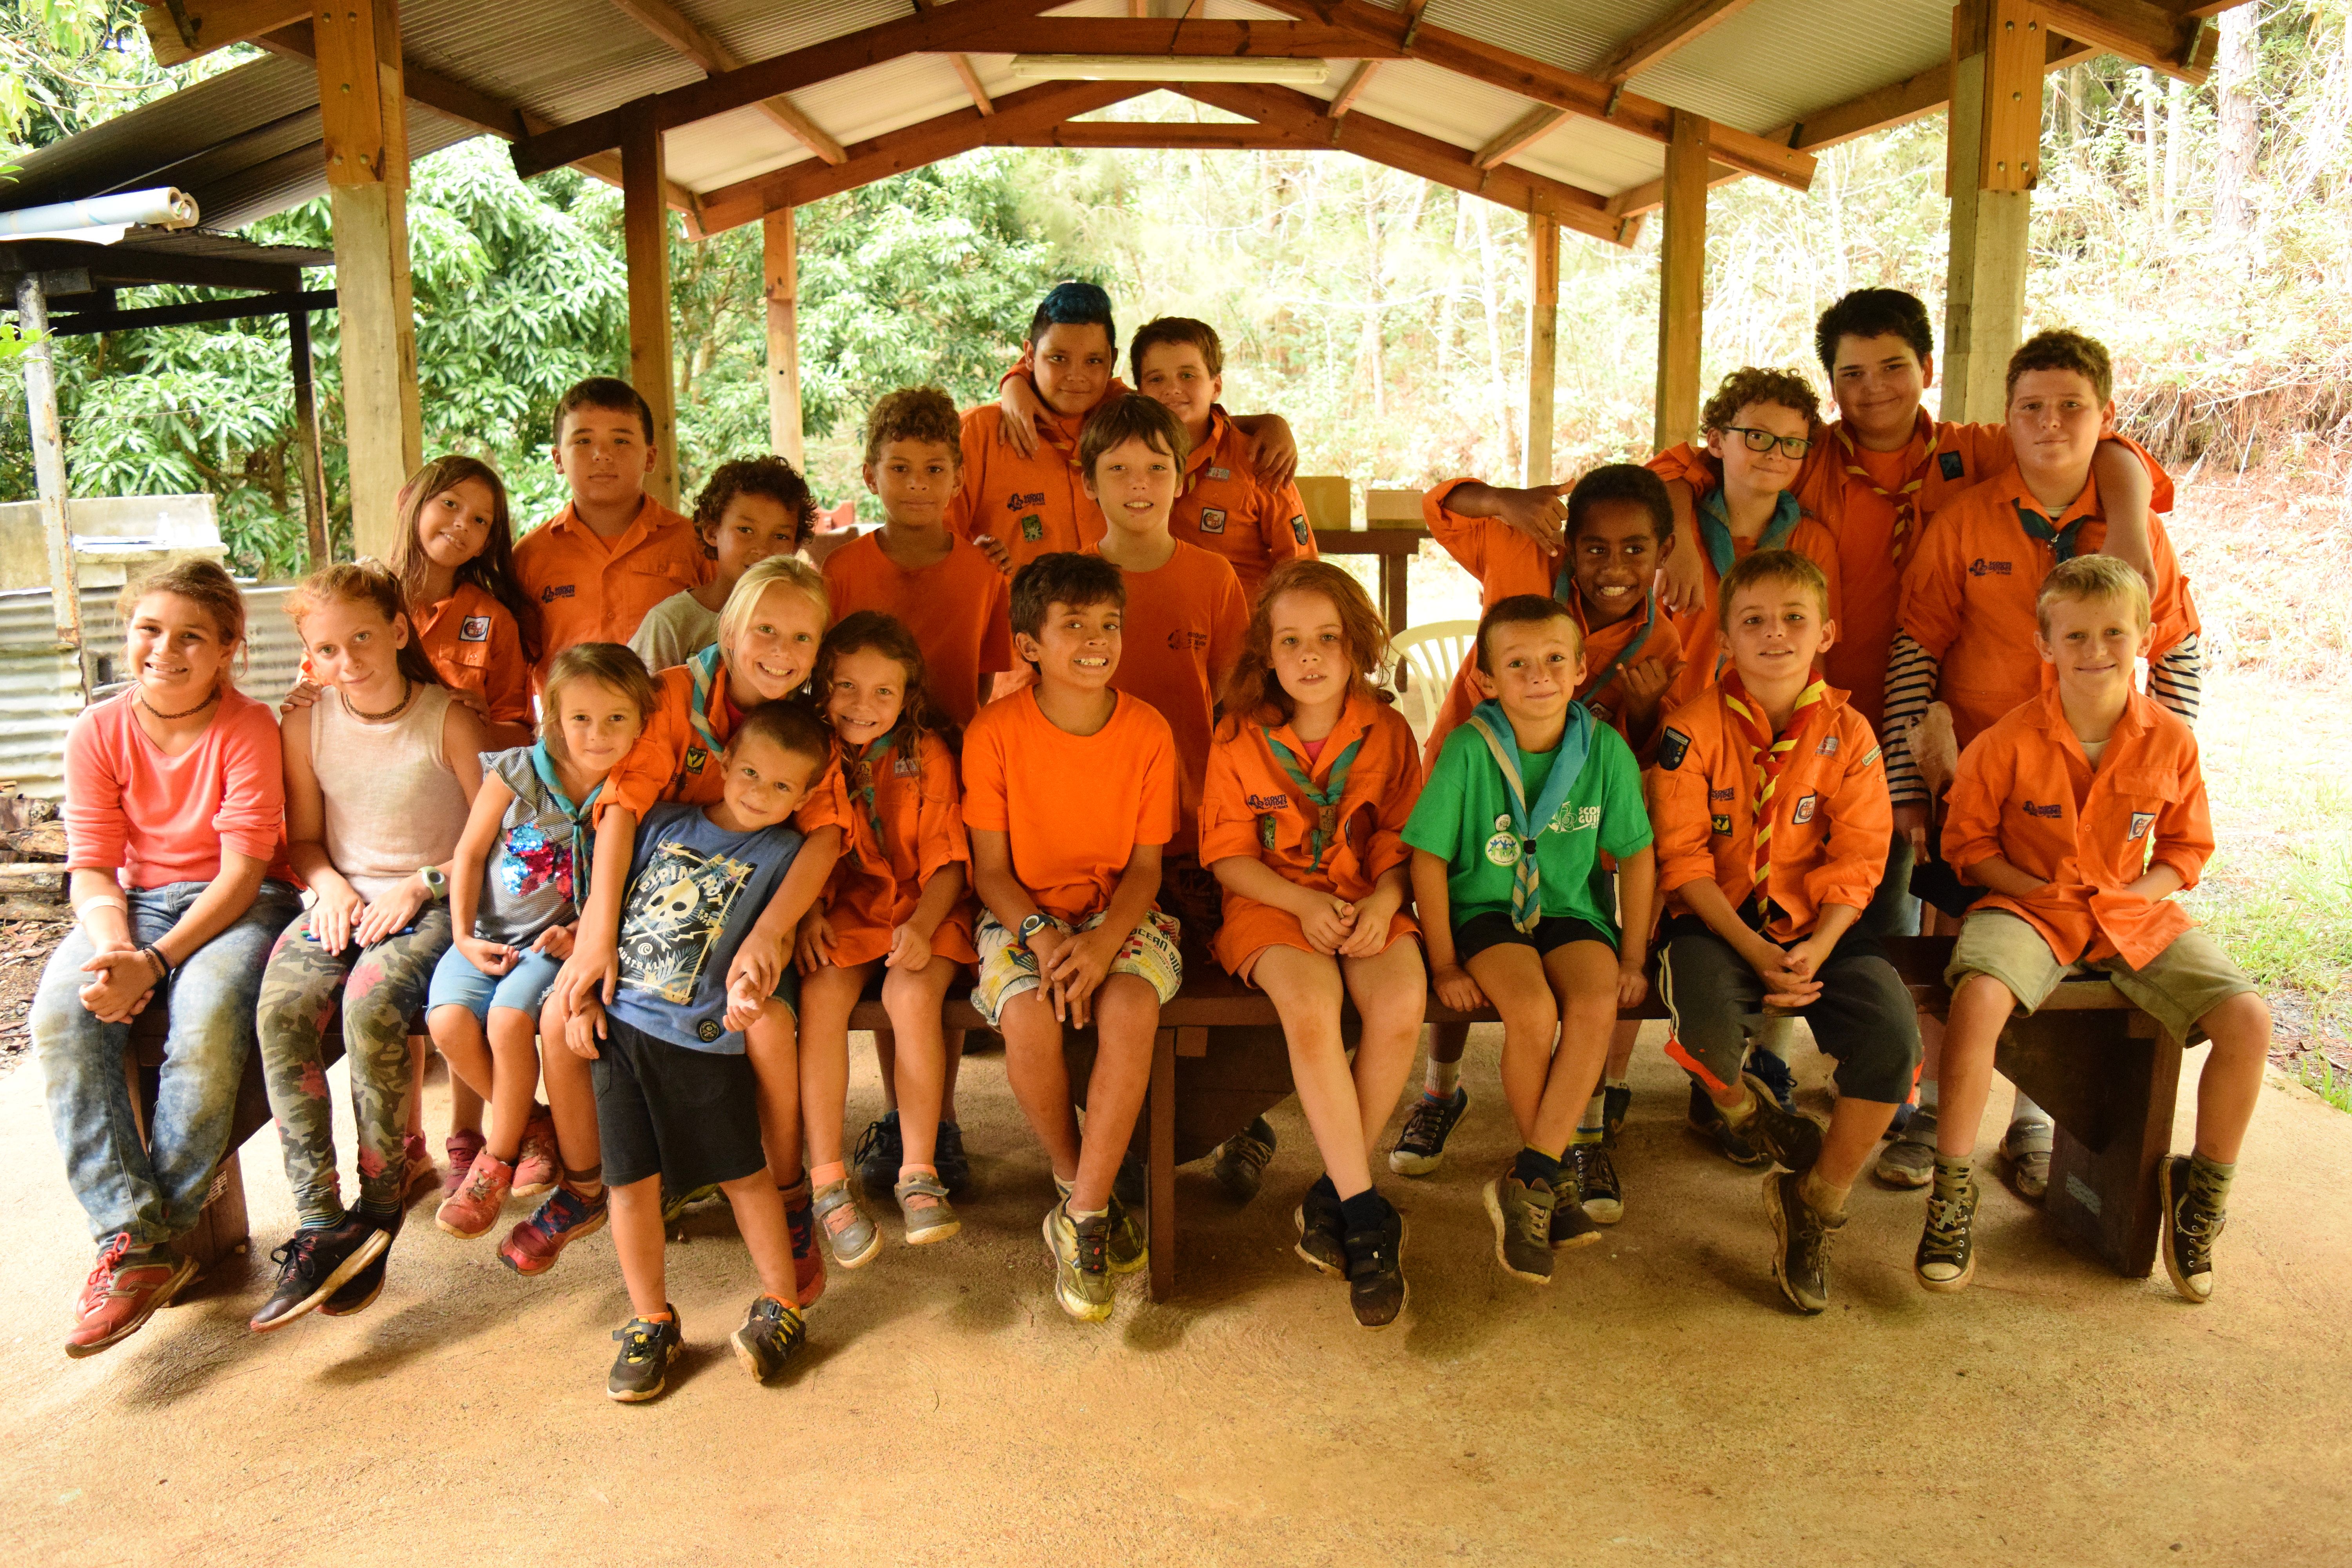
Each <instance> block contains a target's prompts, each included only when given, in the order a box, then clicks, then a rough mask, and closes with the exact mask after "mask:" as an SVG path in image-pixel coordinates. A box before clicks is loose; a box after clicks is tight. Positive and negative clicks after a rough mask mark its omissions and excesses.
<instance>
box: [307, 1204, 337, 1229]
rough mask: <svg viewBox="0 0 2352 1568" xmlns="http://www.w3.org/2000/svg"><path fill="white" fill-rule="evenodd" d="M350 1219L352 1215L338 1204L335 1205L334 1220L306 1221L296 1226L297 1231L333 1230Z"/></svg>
mask: <svg viewBox="0 0 2352 1568" xmlns="http://www.w3.org/2000/svg"><path fill="white" fill-rule="evenodd" d="M350 1217H351V1215H350V1214H349V1213H348V1212H347V1211H346V1210H345V1209H344V1208H343V1206H342V1205H341V1204H337V1205H335V1217H334V1218H332V1219H306V1220H304V1221H303V1222H302V1223H301V1224H300V1225H299V1226H295V1228H296V1229H297V1230H332V1229H334V1228H335V1227H336V1226H339V1225H341V1224H342V1223H343V1221H345V1220H346V1219H349V1218H350Z"/></svg>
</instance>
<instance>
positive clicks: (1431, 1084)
mask: <svg viewBox="0 0 2352 1568" xmlns="http://www.w3.org/2000/svg"><path fill="white" fill-rule="evenodd" d="M1461 1081H1462V1064H1461V1063H1460V1062H1442V1061H1439V1060H1438V1059H1437V1058H1435V1057H1432V1058H1429V1076H1428V1077H1427V1078H1425V1079H1423V1080H1422V1085H1421V1092H1422V1093H1423V1094H1425V1095H1427V1096H1428V1097H1429V1098H1430V1099H1432V1100H1452V1099H1453V1098H1454V1086H1455V1085H1457V1084H1459V1083H1460V1082H1461Z"/></svg>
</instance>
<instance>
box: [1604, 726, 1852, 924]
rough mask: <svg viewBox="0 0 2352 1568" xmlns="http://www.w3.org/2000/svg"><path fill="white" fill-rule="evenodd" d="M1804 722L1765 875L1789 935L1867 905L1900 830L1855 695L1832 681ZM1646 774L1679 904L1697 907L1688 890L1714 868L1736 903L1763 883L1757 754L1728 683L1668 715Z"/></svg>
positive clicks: (1662, 867) (1662, 872)
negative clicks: (1831, 910)
mask: <svg viewBox="0 0 2352 1568" xmlns="http://www.w3.org/2000/svg"><path fill="white" fill-rule="evenodd" d="M1797 723H1798V726H1799V732H1798V737H1797V744H1796V747H1795V749H1794V750H1793V751H1792V752H1790V756H1789V762H1788V767H1787V771H1785V772H1784V773H1781V775H1780V784H1779V787H1778V788H1777V789H1776V790H1775V791H1774V792H1773V797H1772V858H1771V867H1770V869H1769V871H1767V873H1766V874H1765V881H1764V890H1765V892H1766V894H1767V896H1768V897H1769V899H1770V900H1771V902H1772V908H1773V911H1774V914H1775V917H1776V918H1775V919H1773V920H1772V921H1770V922H1769V924H1768V925H1767V926H1766V928H1765V930H1764V931H1763V934H1764V935H1765V936H1767V937H1769V938H1770V939H1771V940H1773V941H1774V942H1798V941H1801V940H1802V939H1803V938H1804V937H1806V936H1807V935H1809V934H1810V933H1811V931H1812V929H1813V923H1814V921H1816V920H1818V919H1819V918H1820V916H1821V911H1822V909H1823V908H1824V907H1825V906H1827V905H1830V904H1844V905H1847V906H1848V907H1850V908H1853V909H1857V910H1866V909H1868V908H1869V907H1870V900H1871V896H1872V895H1873V894H1874V893H1875V892H1876V891H1877V890H1878V883H1879V879H1880V878H1881V876H1883V875H1884V874H1885V870H1886V847H1887V844H1888V843H1889V842H1890V841H1891V839H1892V838H1893V837H1894V830H1895V808H1894V806H1893V805H1892V804H1891V803H1890V802H1889V801H1888V799H1887V795H1886V767H1885V763H1883V762H1881V761H1880V759H1879V754H1878V739H1877V737H1876V736H1874V735H1873V734H1872V733H1871V732H1870V726H1869V725H1868V724H1867V723H1866V722H1864V719H1863V717H1862V715H1861V714H1860V713H1859V712H1857V711H1855V710H1854V708H1853V705H1852V704H1851V703H1850V702H1848V701H1847V700H1846V694H1845V693H1844V692H1843V691H1840V690H1838V689H1836V688H1834V687H1832V688H1831V689H1829V690H1828V691H1827V692H1826V693H1825V694H1824V696H1823V700H1822V701H1820V702H1817V703H1815V704H1814V705H1813V706H1812V707H1811V708H1809V709H1807V710H1804V712H1803V713H1802V714H1801V716H1800V717H1799V719H1798V721H1797ZM1647 782H1648V784H1649V795H1650V825H1651V827H1652V829H1653V831H1654V832H1655V833H1656V835H1657V841H1658V842H1657V848H1658V886H1659V887H1660V888H1661V889H1664V891H1665V893H1666V903H1667V907H1668V909H1669V910H1672V911H1673V912H1675V913H1678V914H1687V913H1690V912H1691V910H1690V906H1689V905H1688V904H1687V903H1685V901H1684V900H1682V898H1681V897H1680V896H1679V891H1680V889H1683V888H1685V887H1687V886H1688V885H1690V884H1691V883H1693V882H1697V881H1702V880H1705V879H1709V878H1712V879H1714V881H1715V885H1716V886H1717V887H1718V888H1720V889H1723V896H1724V898H1725V899H1727V900H1729V902H1730V904H1731V907H1732V908H1733V909H1738V908H1740V907H1741V906H1742V905H1744V904H1746V903H1747V902H1748V899H1749V896H1750V895H1751V894H1753V893H1754V892H1755V890H1756V881H1755V874H1754V868H1755V864H1756V764H1755V762H1754V760H1753V759H1752V758H1751V757H1750V756H1749V755H1748V745H1747V742H1746V741H1745V740H1743V739H1742V737H1741V735H1740V732H1739V730H1738V726H1737V723H1736V721H1734V720H1733V719H1732V717H1731V714H1730V711H1729V710H1727V709H1726V708H1725V707H1724V705H1723V689H1722V688H1721V687H1719V686H1710V687H1708V688H1707V689H1706V690H1705V691H1702V692H1701V693H1699V695H1698V696H1697V697H1696V698H1694V699H1692V700H1690V701H1688V702H1686V703H1685V704H1683V706H1681V707H1680V708H1677V709H1675V710H1674V712H1673V713H1672V714H1670V715H1668V717H1667V719H1666V724H1665V729H1664V731H1661V732H1660V735H1659V739H1658V761H1657V764H1656V765H1655V766H1654V767H1653V768H1651V770H1650V772H1649V775H1648V781H1647Z"/></svg>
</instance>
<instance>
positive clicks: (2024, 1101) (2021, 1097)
mask: <svg viewBox="0 0 2352 1568" xmlns="http://www.w3.org/2000/svg"><path fill="white" fill-rule="evenodd" d="M2049 1120H2050V1113H2049V1112H2048V1111H2046V1110H2042V1108H2041V1107H2040V1106H2038V1105H2036V1104H2034V1103H2033V1097H2032V1095H2030V1094H2028V1093H2026V1092H2025V1091H2024V1090H2023V1089H2019V1090H2018V1091H2017V1104H2016V1106H2015V1107H2014V1108H2013V1109H2011V1111H2010V1113H2009V1124H2010V1125H2011V1127H2014V1126H2016V1125H2017V1124H2018V1123H2019V1122H2021V1121H2049Z"/></svg>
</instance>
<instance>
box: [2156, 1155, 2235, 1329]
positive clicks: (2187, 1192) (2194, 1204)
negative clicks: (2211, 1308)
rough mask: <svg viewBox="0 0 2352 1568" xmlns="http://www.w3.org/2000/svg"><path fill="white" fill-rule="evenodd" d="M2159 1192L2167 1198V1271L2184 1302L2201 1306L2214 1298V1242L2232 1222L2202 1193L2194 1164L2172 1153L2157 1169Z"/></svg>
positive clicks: (2165, 1213) (2163, 1232)
mask: <svg viewBox="0 0 2352 1568" xmlns="http://www.w3.org/2000/svg"><path fill="white" fill-rule="evenodd" d="M2156 1178H2157V1191H2158V1194H2161V1195H2162V1197H2163V1199H2164V1228H2163V1230H2162V1232H2161V1233H2160V1235H2161V1237H2162V1240H2163V1243H2164V1271H2165V1273H2167V1274H2168V1275H2170V1276H2171V1277H2172V1288H2173V1289H2176V1290H2178V1291H2179V1292H2180V1298H2181V1300H2184V1301H2194V1302H2196V1303H2197V1304H2198V1305H2199V1306H2200V1307H2201V1306H2203V1305H2204V1304H2205V1303H2206V1302H2208V1301H2210V1300H2212V1299H2213V1243H2214V1242H2216V1241H2218V1240H2220V1239H2221V1227H2222V1226H2225V1225H2227V1224H2228V1223H2229V1220H2230V1216H2229V1215H2228V1214H2227V1212H2225V1211H2224V1210H2221V1209H2218V1208H2215V1207H2214V1206H2213V1204H2212V1201H2211V1200H2210V1198H2208V1197H2207V1196H2206V1195H2205V1194H2203V1193H2202V1192H2200V1191H2199V1190H2198V1185H2197V1177H2196V1170H2195V1167H2194V1163H2193V1162H2191V1161H2190V1160H2189V1158H2188V1156H2186V1155H2183V1154H2168V1155H2167V1156H2166V1157H2165V1160H2164V1163H2162V1164H2160V1165H2158V1166H2157V1168H2156Z"/></svg>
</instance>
